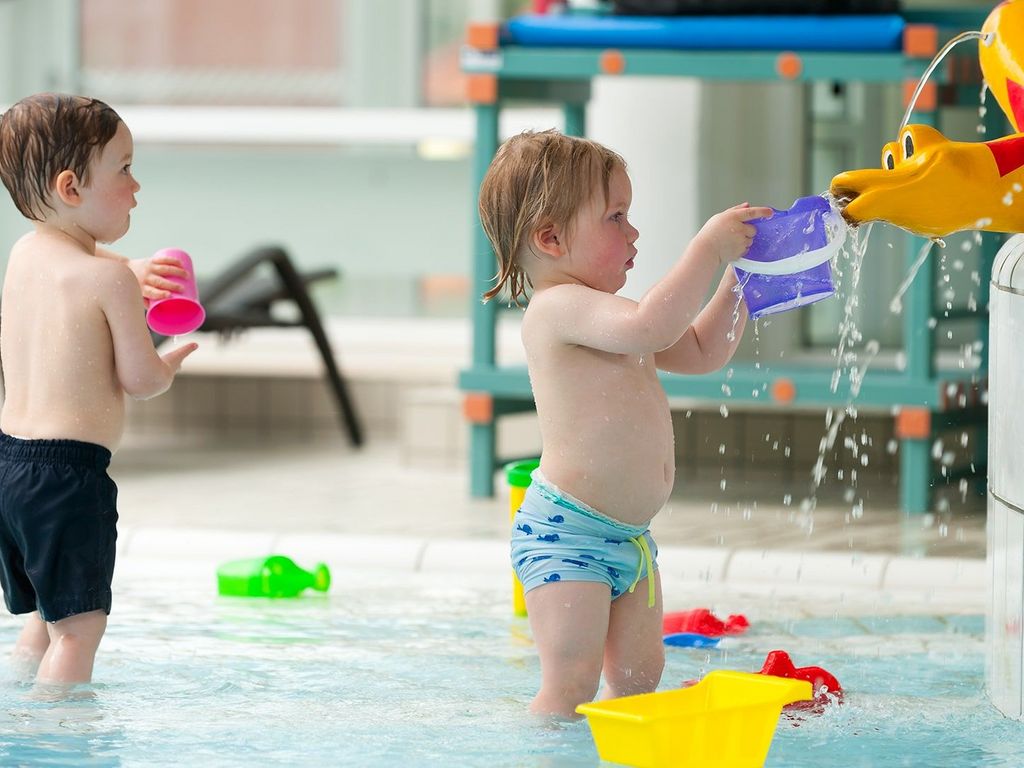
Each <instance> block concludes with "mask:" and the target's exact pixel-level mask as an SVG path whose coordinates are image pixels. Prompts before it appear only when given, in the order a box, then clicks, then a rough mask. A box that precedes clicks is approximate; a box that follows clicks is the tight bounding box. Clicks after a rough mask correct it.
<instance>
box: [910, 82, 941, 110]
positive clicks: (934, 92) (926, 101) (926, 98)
mask: <svg viewBox="0 0 1024 768" xmlns="http://www.w3.org/2000/svg"><path fill="white" fill-rule="evenodd" d="M915 88H917V80H904V81H903V106H904V107H905V106H907V105H908V104H909V103H910V98H911V97H912V96H913V95H914V89H915ZM938 104H939V88H938V86H937V85H936V84H935V83H934V82H928V83H925V84H924V88H922V89H921V93H919V94H918V95H917V103H916V104H914V110H915V111H917V112H934V111H935V108H936V107H937V106H938Z"/></svg>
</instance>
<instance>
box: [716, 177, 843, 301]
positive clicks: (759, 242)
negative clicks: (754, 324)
mask: <svg viewBox="0 0 1024 768" xmlns="http://www.w3.org/2000/svg"><path fill="white" fill-rule="evenodd" d="M826 222H828V223H832V222H836V224H835V225H834V226H833V229H835V230H836V232H835V234H834V236H833V237H832V239H831V240H830V239H829V233H828V228H826ZM750 223H751V224H753V225H754V228H755V229H757V234H756V235H754V240H753V242H752V243H751V244H750V249H749V250H748V251H747V254H746V256H744V257H743V258H742V259H738V260H736V261H734V262H733V267H734V268H735V270H736V277H737V278H738V279H739V281H740V285H741V286H742V290H743V299H744V301H746V302H747V309H748V310H749V311H750V316H751V317H754V318H757V317H761V316H762V315H771V314H774V313H776V312H785V311H786V310H787V309H795V308H796V307H804V306H807V305H808V304H813V303H814V302H816V301H821V300H822V299H827V298H828V297H829V296H832V295H833V294H834V293H835V286H834V285H833V284H832V268H831V267H830V266H829V261H830V260H831V259H832V257H833V256H835V255H836V253H838V252H839V248H840V247H841V246H842V244H843V240H844V239H845V238H846V225H845V223H844V222H843V221H842V219H841V218H839V217H838V215H837V214H835V213H834V212H833V211H832V207H831V206H830V205H829V203H828V201H827V200H826V199H825V198H823V197H820V196H819V195H811V196H810V197H801V198H800V199H799V200H797V201H796V202H795V203H793V206H792V207H791V208H790V209H789V210H788V211H778V210H776V211H775V214H774V215H773V216H772V217H771V218H770V219H754V220H753V221H751V222H750Z"/></svg>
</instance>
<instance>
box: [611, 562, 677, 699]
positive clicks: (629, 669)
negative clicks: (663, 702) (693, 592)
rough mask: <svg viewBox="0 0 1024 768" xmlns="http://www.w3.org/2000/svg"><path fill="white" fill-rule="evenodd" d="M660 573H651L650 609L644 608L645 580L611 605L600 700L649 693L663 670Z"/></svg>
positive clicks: (645, 602) (645, 595)
mask: <svg viewBox="0 0 1024 768" xmlns="http://www.w3.org/2000/svg"><path fill="white" fill-rule="evenodd" d="M661 619H662V603H661V574H660V573H659V572H658V571H655V572H654V607H648V605H647V580H646V579H644V580H642V581H640V582H639V583H638V584H637V585H636V589H635V590H633V591H632V592H625V593H624V594H623V595H622V596H621V597H619V598H618V599H616V600H615V601H614V602H612V607H611V616H610V618H609V621H608V641H607V643H606V644H605V651H604V683H605V687H604V690H603V691H602V692H601V698H603V699H611V698H616V697H618V696H631V695H633V694H636V693H650V692H651V691H653V690H654V689H655V688H657V687H658V683H659V682H660V681H661V672H662V670H663V669H664V667H665V645H664V641H663V639H662V621H661Z"/></svg>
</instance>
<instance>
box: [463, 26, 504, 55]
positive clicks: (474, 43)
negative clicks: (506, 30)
mask: <svg viewBox="0 0 1024 768" xmlns="http://www.w3.org/2000/svg"><path fill="white" fill-rule="evenodd" d="M498 42H499V27H498V23H497V22H494V21H474V22H471V23H470V24H468V25H466V45H468V46H469V47H470V48H476V49H477V50H478V51H496V50H498Z"/></svg>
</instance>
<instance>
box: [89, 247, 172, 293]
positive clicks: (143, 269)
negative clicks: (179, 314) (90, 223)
mask: <svg viewBox="0 0 1024 768" xmlns="http://www.w3.org/2000/svg"><path fill="white" fill-rule="evenodd" d="M96 255H97V256H100V257H102V258H104V259H112V260H113V261H119V262H121V263H122V264H125V265H127V267H128V268H129V269H130V270H131V271H132V273H133V274H134V275H135V279H136V280H138V283H139V287H140V288H141V289H142V296H143V297H144V298H146V299H149V300H150V301H159V300H160V299H167V298H170V296H171V294H172V293H179V292H180V291H181V285H180V284H179V283H176V282H174V281H173V280H167V279H166V278H167V276H173V277H182V278H187V277H188V272H186V271H185V270H184V269H182V266H181V262H180V261H178V260H177V259H176V258H174V257H173V256H158V257H155V258H149V259H128V257H127V256H122V255H121V254H119V253H114V252H113V251H110V250H107V249H106V248H103V247H101V246H99V245H97V246H96Z"/></svg>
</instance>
